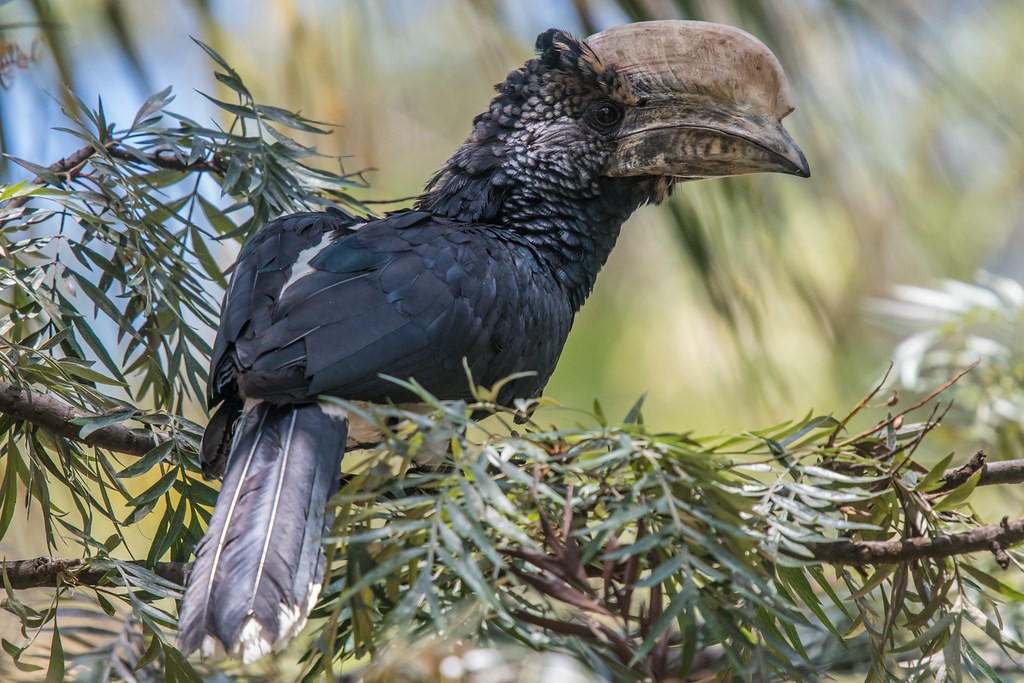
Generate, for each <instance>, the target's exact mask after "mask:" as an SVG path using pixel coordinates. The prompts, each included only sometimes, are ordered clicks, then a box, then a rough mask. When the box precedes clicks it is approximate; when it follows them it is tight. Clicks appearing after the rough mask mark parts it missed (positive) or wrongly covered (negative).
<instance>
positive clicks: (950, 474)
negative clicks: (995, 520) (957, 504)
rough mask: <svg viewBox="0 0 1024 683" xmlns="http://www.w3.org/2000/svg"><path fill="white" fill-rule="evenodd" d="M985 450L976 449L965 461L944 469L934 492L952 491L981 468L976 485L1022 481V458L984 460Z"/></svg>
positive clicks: (1023, 480) (1023, 474) (1023, 470)
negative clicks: (939, 483) (940, 481)
mask: <svg viewBox="0 0 1024 683" xmlns="http://www.w3.org/2000/svg"><path fill="white" fill-rule="evenodd" d="M986 457H987V456H986V455H985V451H978V452H977V453H975V454H974V457H972V458H971V459H970V460H969V461H968V462H967V463H965V464H963V465H961V466H960V467H956V468H953V469H951V470H946V471H945V472H944V473H943V475H942V486H941V487H940V488H939V489H938V490H937V491H935V493H944V492H946V491H952V490H953V489H955V488H956V487H958V486H960V485H961V484H963V483H964V482H966V481H967V480H968V479H970V478H971V477H972V476H973V475H974V473H975V472H977V471H978V470H981V478H980V479H979V480H978V486H987V485H992V484H1019V483H1021V482H1024V458H1022V459H1018V460H1001V461H998V462H986Z"/></svg>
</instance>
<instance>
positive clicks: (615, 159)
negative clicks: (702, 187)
mask: <svg viewBox="0 0 1024 683" xmlns="http://www.w3.org/2000/svg"><path fill="white" fill-rule="evenodd" d="M605 172H606V174H607V175H610V176H637V175H658V176H675V177H680V178H715V177H721V176H730V175H742V174H744V173H789V174H792V175H797V176H800V177H801V178H806V177H808V176H809V175H810V174H811V172H810V169H809V168H808V166H807V159H806V158H805V157H804V153H803V152H802V151H800V148H799V147H798V146H797V144H796V143H795V142H793V139H792V138H791V137H789V133H787V132H786V129H785V128H783V127H782V123H781V122H780V121H776V120H772V119H771V118H770V117H765V116H761V115H758V114H757V113H754V112H749V111H746V112H744V111H738V110H736V109H733V108H730V107H728V106H721V105H719V104H716V103H714V102H711V101H701V100H700V99H698V100H694V101H673V100H667V101H663V102H659V101H650V102H648V103H647V104H645V105H644V106H639V107H635V108H631V110H630V111H629V113H628V114H627V116H626V119H625V121H624V122H623V126H622V128H621V129H620V132H619V135H618V146H617V147H616V149H615V151H614V152H613V153H612V156H611V159H610V160H609V164H608V167H607V169H606V171H605Z"/></svg>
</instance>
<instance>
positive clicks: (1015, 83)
mask: <svg viewBox="0 0 1024 683" xmlns="http://www.w3.org/2000/svg"><path fill="white" fill-rule="evenodd" d="M642 18H699V19H707V20H713V21H721V22H726V23H730V24H734V25H737V26H740V27H742V28H745V29H747V30H748V31H750V32H752V33H754V34H755V35H757V36H758V37H760V38H761V39H762V40H764V42H766V43H767V44H768V46H769V47H771V48H772V50H774V51H775V52H776V54H778V56H779V57H780V59H781V61H782V63H783V65H784V67H785V69H786V71H787V73H788V74H789V78H790V80H791V82H792V86H793V91H794V95H795V100H796V102H797V110H796V112H795V113H794V114H793V115H792V116H791V117H790V119H788V120H787V127H788V128H789V130H790V131H791V133H792V135H793V137H794V138H795V139H796V140H797V141H798V142H799V143H800V144H801V145H802V146H803V148H804V149H805V151H806V153H807V157H808V159H809V160H810V164H811V169H812V177H811V178H810V179H809V180H806V181H805V180H800V179H796V178H790V177H781V176H766V177H746V178H738V179H730V180H727V181H705V182H698V183H692V184H687V185H683V186H681V187H679V188H678V191H677V193H676V197H675V198H674V199H673V200H672V202H671V205H670V206H669V207H667V208H646V209H644V210H642V211H640V212H639V213H638V214H637V215H636V216H635V217H634V218H633V219H632V220H631V221H630V223H629V224H628V226H627V227H626V229H625V230H624V232H623V236H622V239H621V242H620V245H619V247H618V249H617V251H616V252H615V253H614V254H613V256H612V258H611V260H610V262H609V264H608V266H607V268H606V271H605V272H604V273H603V275H602V277H601V279H600V280H599V281H598V285H597V289H596V291H595V292H594V295H593V297H592V299H591V301H590V302H589V303H588V304H587V306H586V307H585V308H584V310H583V312H582V314H581V316H580V317H579V319H578V321H577V323H576V327H575V330H574V332H573V335H572V336H571V338H570V341H569V344H568V347H567V349H566V352H565V354H564V355H563V359H562V362H561V364H560V366H559V368H558V371H557V373H556V375H555V377H554V379H553V381H552V383H551V385H550V387H549V391H548V394H549V395H550V396H552V397H553V398H555V399H557V400H558V401H559V402H561V403H563V404H564V405H567V406H575V407H589V406H590V405H591V403H592V401H593V400H594V399H595V398H598V399H600V401H601V402H602V404H603V406H604V409H605V412H606V413H607V414H608V415H609V416H619V415H622V414H624V413H625V411H626V410H627V409H628V407H629V405H631V404H632V403H633V402H634V401H635V400H636V398H637V397H638V396H639V395H640V394H641V393H642V392H645V391H647V392H648V399H647V403H646V406H647V407H646V411H645V412H646V418H647V420H648V422H650V423H652V424H654V425H655V426H657V427H659V428H665V429H669V428H671V429H689V428H693V429H695V430H697V431H700V432H704V433H708V432H711V433H714V432H718V431H726V432H727V431H732V430H737V429H745V428H750V427H752V426H755V425H760V424H768V423H771V422H774V421H779V420H783V419H786V418H792V417H794V416H796V415H799V414H802V413H803V412H805V411H806V410H809V409H811V408H814V409H816V410H819V411H824V412H828V411H836V412H843V411H844V410H846V409H847V408H848V407H849V406H851V405H852V404H853V403H854V402H855V401H856V400H857V399H858V398H859V397H860V396H862V395H863V394H864V393H865V392H866V391H867V390H868V389H869V388H870V386H871V384H872V383H873V382H874V381H875V380H877V378H879V377H880V376H881V374H882V372H883V371H884V370H885V368H886V366H887V364H888V361H889V359H890V357H891V356H892V353H893V348H894V345H895V343H896V341H897V338H896V337H895V336H894V335H892V334H890V333H889V332H887V331H886V328H885V325H884V321H881V320H879V319H878V318H877V317H876V316H872V315H871V314H869V313H868V311H867V308H866V306H865V302H866V301H867V300H868V299H869V298H871V297H886V296H889V295H890V293H891V291H892V286H893V285H894V284H896V283H916V284H931V283H934V282H935V281H936V279H937V278H940V277H953V278H960V279H970V278H971V277H972V276H973V274H974V273H975V271H976V270H978V269H979V268H985V269H987V270H990V271H994V272H996V273H1002V274H1004V275H1010V276H1018V275H1020V274H1021V273H1022V272H1024V225H1022V221H1021V219H1020V218H1019V215H1020V214H1021V208H1022V198H1024V194H1022V192H1021V189H1020V188H1021V180H1022V177H1024V175H1022V174H1024V138H1022V135H1021V127H1022V123H1024V122H1022V120H1021V119H1022V115H1021V113H1020V112H1021V111H1024V83H1022V79H1021V75H1020V64H1021V63H1024V41H1021V40H1020V39H1019V36H1020V33H1021V30H1022V29H1024V3H1021V2H1015V1H1005V2H994V1H990V2H969V1H964V0H958V1H947V2H942V1H931V2H924V1H923V0H922V1H914V0H897V1H893V2H886V3H878V2H867V1H863V2H854V1H845V2H840V1H835V2H824V1H821V0H774V1H772V2H763V3H759V2H743V1H740V0H734V1H732V2H726V1H719V0H714V1H711V0H708V1H705V2H698V1H682V0H679V1H671V0H647V1H641V0H617V1H616V0H561V1H556V0H504V1H502V0H372V1H371V0H344V1H339V2H327V1H315V0H305V1H302V0H260V1H254V2H246V3H239V2H218V1H216V0H191V1H188V0H181V1H180V2H170V1H167V2H157V1H155V0H133V1H131V2H128V1H126V0H52V1H51V2H43V1H42V0H13V1H9V2H7V3H2V4H0V25H2V27H3V28H2V33H0V39H2V40H3V41H4V42H5V44H6V45H7V46H8V47H7V51H8V52H9V53H10V54H14V53H13V52H11V49H12V48H11V47H10V46H12V45H17V46H19V47H20V49H21V50H22V51H23V52H24V53H26V54H27V55H28V56H29V58H30V60H31V59H33V58H35V61H32V63H29V64H28V65H27V68H25V69H19V68H16V67H15V66H9V67H8V68H7V69H6V70H5V72H4V77H5V85H6V88H5V89H3V90H0V121H2V142H3V146H4V150H5V151H7V152H9V153H11V154H14V155H16V156H20V157H24V158H29V159H32V160H33V161H36V162H47V163H49V162H52V161H55V160H57V159H59V158H60V157H62V156H64V155H65V154H67V153H68V152H70V151H72V150H73V148H74V142H73V141H71V140H69V139H68V138H67V137H66V136H62V135H61V134H59V133H55V132H53V131H51V130H49V127H50V126H52V125H59V124H60V120H59V116H58V115H57V104H56V101H58V100H63V99H65V98H64V96H63V94H62V85H61V83H62V81H63V82H65V83H68V84H71V85H72V86H73V87H74V88H75V89H76V91H77V92H78V93H80V94H81V95H82V97H83V98H84V99H85V100H86V101H87V102H89V101H94V100H95V98H96V97H97V96H101V97H102V98H103V102H104V106H105V108H106V110H107V116H108V119H109V120H112V121H122V122H127V121H129V120H130V118H131V116H132V114H133V113H134V111H135V109H136V108H137V107H138V105H139V104H140V103H141V102H142V100H143V99H144V98H145V97H146V96H147V95H148V94H150V92H152V91H155V90H157V89H159V88H162V87H164V86H165V85H168V84H170V85H173V86H174V88H175V91H176V93H178V100H177V101H176V102H175V104H174V105H173V107H172V108H173V109H174V110H175V111H178V112H180V113H183V114H186V115H188V116H190V117H193V118H196V119H198V120H204V121H205V120H208V119H209V117H210V116H213V115H215V114H214V112H213V111H212V109H211V108H210V106H209V104H208V103H206V102H205V100H203V99H202V98H201V97H200V96H198V95H197V94H196V93H195V92H194V89H196V90H202V91H204V92H208V93H215V92H216V88H217V86H216V85H215V83H214V82H213V79H212V65H211V64H210V63H209V61H208V60H207V59H206V58H205V56H204V55H203V54H202V52H201V51H200V50H199V48H198V47H197V46H195V45H194V44H193V43H192V42H191V41H190V39H189V37H190V36H195V37H197V38H199V39H201V40H203V41H205V42H208V43H209V44H211V45H212V46H213V47H214V48H215V49H217V50H218V51H219V52H221V53H222V54H223V55H224V56H225V57H226V58H227V60H228V61H229V62H230V63H231V64H233V65H234V66H235V67H236V68H237V69H238V70H239V72H240V73H241V74H242V75H243V77H244V78H245V79H246V81H247V83H248V84H249V85H250V86H251V87H252V88H253V90H254V92H255V94H256V96H257V99H260V100H262V101H264V102H269V103H273V104H276V105H278V106H281V107H285V108H288V109H293V110H300V111H302V112H303V113H304V114H306V115H308V116H312V117H314V118H317V119H320V120H323V121H329V122H334V123H338V124H340V127H339V128H338V130H337V132H336V133H335V134H334V135H333V136H331V137H330V138H328V139H327V140H326V141H325V140H323V139H320V140H317V141H316V142H317V144H319V146H320V150H321V151H323V152H326V153H329V154H332V155H339V156H341V157H342V160H341V163H342V164H343V166H344V168H345V169H346V170H349V171H352V170H358V169H372V170H370V171H369V172H368V173H367V174H366V177H367V179H368V180H369V181H370V183H371V185H372V187H371V188H370V189H369V190H367V191H366V192H365V193H363V194H362V195H361V198H364V199H370V200H383V199H392V198H402V197H409V196H412V195H415V194H416V193H417V192H418V191H419V190H420V189H421V187H422V184H423V183H424V181H425V180H426V179H427V178H428V177H429V176H430V174H431V173H432V172H433V171H434V170H436V169H437V168H438V167H439V166H440V165H441V164H442V163H443V162H444V160H445V159H446V158H447V156H448V155H449V154H450V153H451V152H452V151H453V150H454V149H455V147H456V146H457V145H458V144H459V143H460V142H461V141H462V140H463V138H464V137H465V136H466V135H467V133H468V132H469V129H470V122H471V120H472V117H473V116H474V115H475V114H476V113H478V112H480V111H482V110H483V109H484V107H485V106H486V104H487V102H488V101H489V99H490V97H491V95H492V90H491V86H492V85H493V84H494V83H497V82H499V81H501V80H503V79H504V76H505V74H506V73H507V72H508V71H509V70H511V69H512V68H514V67H516V66H518V65H519V64H520V63H521V62H522V61H523V60H524V59H526V58H528V57H529V56H530V54H531V50H532V42H533V38H534V36H535V35H536V34H537V33H538V32H540V31H542V30H544V29H546V28H548V27H549V26H558V27H561V28H567V29H571V30H572V31H574V32H577V33H579V34H581V35H586V34H588V33H590V32H592V31H595V30H600V29H602V28H605V27H607V26H611V25H615V24H619V23H623V22H627V21H630V20H632V19H642ZM36 40H40V41H42V42H40V43H38V44H37V45H36V46H35V48H34V54H33V41H36ZM310 142H312V141H310ZM325 163H328V164H332V163H333V164H336V163H338V162H334V161H327V162H325ZM24 175H25V172H24V171H23V170H22V169H20V168H18V167H16V166H14V165H13V164H10V163H8V164H7V165H6V166H3V167H0V177H2V178H4V179H6V180H10V179H12V178H19V177H22V176H24ZM379 208H381V209H386V208H388V206H386V205H385V206H382V207H379ZM223 258H224V264H225V266H226V265H228V264H229V263H230V261H231V258H232V248H231V247H225V250H224V255H223Z"/></svg>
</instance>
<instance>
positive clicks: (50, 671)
mask: <svg viewBox="0 0 1024 683" xmlns="http://www.w3.org/2000/svg"><path fill="white" fill-rule="evenodd" d="M46 683H64V646H63V645H62V644H61V640H60V629H59V628H57V622H56V621H54V622H53V638H52V639H51V640H50V664H49V666H48V667H47V668H46Z"/></svg>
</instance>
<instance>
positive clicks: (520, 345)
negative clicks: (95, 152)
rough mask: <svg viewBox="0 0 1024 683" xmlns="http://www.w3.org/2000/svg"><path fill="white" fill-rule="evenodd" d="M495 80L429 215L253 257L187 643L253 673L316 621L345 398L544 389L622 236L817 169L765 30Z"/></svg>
mask: <svg viewBox="0 0 1024 683" xmlns="http://www.w3.org/2000/svg"><path fill="white" fill-rule="evenodd" d="M536 47H537V56H536V58H534V59H531V60H529V61H528V62H526V64H525V65H524V66H523V67H522V68H520V69H517V70H515V71H513V72H511V73H510V74H509V75H508V78H507V79H506V80H505V82H504V83H501V84H499V85H498V86H497V88H496V89H497V93H498V94H497V96H496V97H495V98H494V99H493V100H492V102H491V104H490V107H489V108H488V109H487V111H486V112H484V113H483V114H481V115H479V116H477V117H476V119H475V120H474V122H473V130H472V133H471V134H470V136H469V138H468V139H467V140H466V142H465V143H464V144H463V145H462V146H461V147H460V148H459V149H458V151H456V152H455V154H454V155H453V156H452V157H451V159H449V160H448V162H447V163H446V164H445V165H444V167H443V168H442V169H441V170H440V171H439V172H438V173H437V174H436V175H435V176H434V177H433V179H431V180H430V182H429V183H428V184H427V186H426V188H425V190H424V191H423V194H422V195H420V197H419V198H418V200H417V201H416V203H415V206H414V208H412V209H409V210H403V211H396V212H394V213H390V214H388V215H386V216H384V217H382V218H374V219H371V220H359V219H356V218H354V217H352V216H349V215H347V214H345V213H343V212H341V211H337V210H328V211H326V212H321V213H300V214H295V215H291V216H285V217H283V218H280V219H278V220H275V221H273V222H272V223H270V224H269V225H267V226H266V227H264V228H263V229H262V230H261V231H260V232H259V233H257V234H256V235H255V237H254V238H253V239H252V240H251V241H250V242H249V243H248V244H246V245H245V246H244V247H243V249H242V251H241V253H240V254H239V257H238V262H237V264H236V266H235V269H234V272H233V274H232V277H231V282H230V285H229V287H228V291H227V294H226V295H225V298H224V303H223V310H222V314H221V323H220V329H219V331H218V334H217V339H216V342H215V344H214V349H213V358H212V363H211V370H210V381H209V388H208V402H209V405H210V407H213V406H218V408H217V411H216V413H215V414H214V415H213V416H212V418H211V420H210V425H209V427H208V428H207V431H206V435H205V437H204V439H203V444H202V449H201V462H202V464H203V468H204V473H205V474H206V475H207V476H208V477H217V476H221V475H223V476H224V483H223V487H222V489H221V492H220V495H219V497H218V500H217V505H216V507H215V509H214V512H213V516H212V518H211V520H210V525H209V529H208V530H207V532H206V535H205V536H204V538H203V540H202V541H201V543H200V544H199V547H198V548H197V558H196V561H195V565H194V568H193V570H192V574H191V577H190V578H189V585H188V589H187V591H186V593H185V596H184V599H183V601H182V605H181V613H180V627H181V630H180V641H179V642H180V646H181V649H182V651H183V652H185V653H189V652H192V651H193V650H196V649H200V648H201V649H202V651H203V652H204V653H212V652H214V651H217V650H218V649H219V648H223V649H224V650H226V651H227V652H228V653H230V654H233V655H235V656H241V657H242V658H243V659H245V660H252V659H255V658H257V657H259V656H262V655H263V654H265V653H266V652H268V651H270V650H272V649H279V648H280V647H282V646H284V645H285V644H286V643H287V642H288V641H289V640H290V639H291V638H292V637H293V636H294V635H295V634H296V633H297V632H298V631H299V630H300V629H301V628H302V626H303V624H304V623H305V621H306V617H307V615H308V614H309V611H310V610H311V609H312V607H313V604H314V602H315V601H316V599H317V596H318V594H319V591H320V585H321V582H322V580H323V575H324V565H325V559H324V553H323V549H322V547H321V538H322V535H323V533H324V530H325V527H326V526H327V525H328V524H329V520H330V517H329V515H328V514H327V512H326V511H325V507H326V505H327V501H328V499H329V498H330V497H331V495H332V494H333V493H334V492H335V491H336V490H337V489H338V485H339V484H338V481H339V473H340V467H341V458H342V455H343V453H344V450H345V445H346V439H347V433H348V429H349V420H348V416H347V414H346V413H345V411H344V410H341V409H339V408H338V407H337V404H336V403H327V402H323V401H318V397H319V396H324V395H326V396H334V397H340V398H342V399H346V400H352V401H366V402H372V403H391V402H395V403H399V402H406V401H409V400H413V399H414V398H415V397H413V396H411V395H409V393H408V392H407V391H406V390H404V389H403V388H402V387H400V386H399V385H398V384H396V383H395V382H394V381H392V380H390V379H389V378H403V379H404V378H412V379H414V380H415V381H416V382H418V383H419V384H420V385H422V386H423V387H424V388H425V389H426V390H427V391H429V392H430V393H431V394H433V395H434V396H437V397H439V398H442V399H468V398H470V397H471V390H470V386H469V381H468V379H467V372H466V370H467V369H468V370H469V373H468V374H469V376H471V377H472V378H473V380H474V381H475V382H477V383H479V384H481V385H484V386H491V385H495V384H496V383H497V382H499V380H502V379H505V378H507V377H510V376H513V375H515V378H514V379H512V380H511V381H509V382H507V383H505V384H504V385H502V388H501V389H500V391H499V393H498V396H497V400H498V402H499V403H500V404H502V405H512V403H513V402H514V400H515V399H517V398H530V397H536V396H538V395H539V394H540V393H541V391H542V390H543V389H544V385H545V384H546V383H547V381H548V378H549V377H550V376H551V373H552V371H553V370H554V368H555V362H556V361H557V360H558V356H559V354H560V353H561V350H562V346H563V344H564V343H565V340H566V337H567V335H568V334H569V328H570V327H571V326H572V321H573V316H574V315H575V314H576V312H577V311H578V310H579V308H580V306H581V305H582V304H583V302H584V300H585V299H586V298H587V296H588V295H589V294H590V291H591V289H592V288H593V286H594V280H595V278H596V277H597V273H598V271H599V270H600V269H601V266H602V265H603V264H604V262H605V260H606V259H607V258H608V254H609V252H610V251H611V249H612V247H613V245H614V244H615V240H616V238H617V237H618V235H619V229H620V227H621V226H622V223H623V222H624V221H625V220H626V218H627V217H628V216H629V215H630V214H631V213H632V212H633V211H634V210H635V209H637V207H639V206H641V205H642V204H645V203H647V202H655V203H658V202H661V201H662V200H664V199H665V198H666V197H667V196H668V195H669V193H670V192H671V190H672V187H673V185H674V184H675V183H676V182H678V181H681V180H690V179H697V178H709V177H716V176H729V175H737V174H742V173H757V172H766V171H774V172H781V173H790V174H793V175H798V176H802V177H807V176H808V175H809V172H808V167H807V161H806V160H805V158H804V155H803V153H802V152H801V151H800V149H799V148H798V147H797V145H796V144H795V143H794V142H793V140H792V139H791V138H790V137H789V135H788V134H787V133H786V131H785V130H784V129H783V127H782V125H781V120H782V118H783V117H785V116H786V115H787V114H789V113H790V111H792V109H793V106H792V104H791V95H790V91H789V86H788V85H787V82H786V77H785V75H784V74H783V72H782V68H781V66H780V65H779V62H778V60H777V59H776V58H775V56H774V55H773V54H772V53H771V52H770V51H769V50H768V48H767V47H765V46H764V45H763V44H762V43H761V42H759V41H758V40H757V39H756V38H754V37H753V36H751V35H749V34H747V33H745V32H743V31H741V30H739V29H736V28H732V27H729V26H722V25H716V24H709V23H703V22H689V21H660V22H645V23H637V24H629V25H625V26H619V27H615V28H611V29H609V30H607V31H603V32H601V33H598V34H596V35H593V36H591V37H590V38H588V39H586V40H578V39H576V38H574V37H572V36H571V35H569V34H568V33H566V32H563V31H559V30H555V29H551V30H548V31H545V32H544V33H542V34H541V35H540V36H539V37H538V38H537V46H536Z"/></svg>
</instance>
